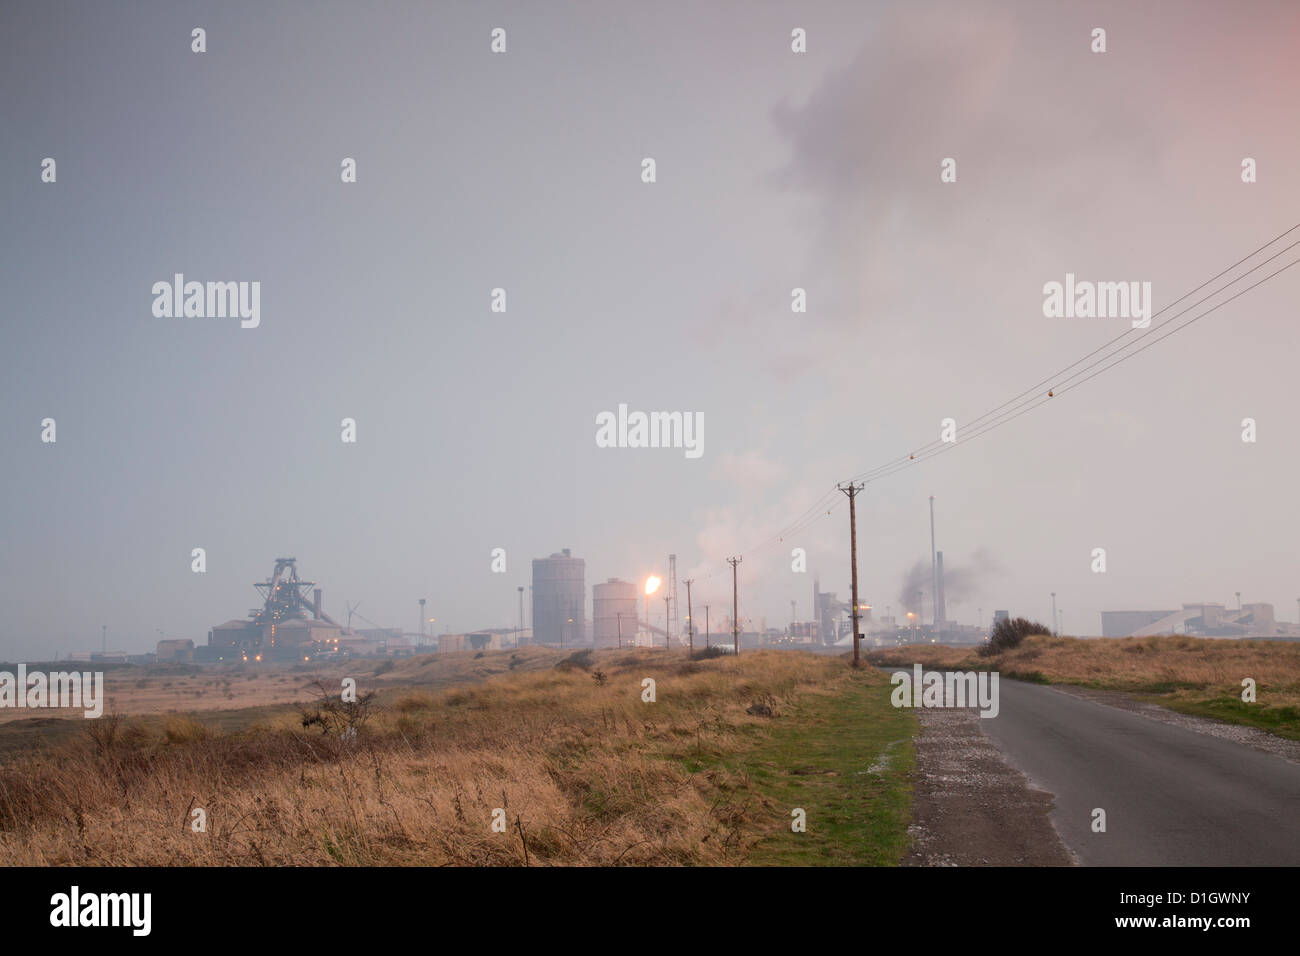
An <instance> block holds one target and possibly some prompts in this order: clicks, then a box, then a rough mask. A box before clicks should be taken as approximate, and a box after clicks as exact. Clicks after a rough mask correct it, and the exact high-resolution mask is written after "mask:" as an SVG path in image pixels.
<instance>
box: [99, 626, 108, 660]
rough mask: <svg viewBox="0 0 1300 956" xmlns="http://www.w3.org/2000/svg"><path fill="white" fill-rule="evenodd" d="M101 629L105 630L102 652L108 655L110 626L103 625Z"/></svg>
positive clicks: (101, 646)
mask: <svg viewBox="0 0 1300 956" xmlns="http://www.w3.org/2000/svg"><path fill="white" fill-rule="evenodd" d="M100 627H101V628H103V643H102V644H101V645H100V650H101V651H103V652H104V653H105V654H107V653H108V625H107V624H101V625H100Z"/></svg>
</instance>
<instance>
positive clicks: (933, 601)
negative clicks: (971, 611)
mask: <svg viewBox="0 0 1300 956" xmlns="http://www.w3.org/2000/svg"><path fill="white" fill-rule="evenodd" d="M930 592H931V593H930V613H931V614H932V615H933V616H934V623H935V624H938V623H939V621H940V619H941V618H940V615H941V612H940V610H939V561H938V559H937V557H936V556H935V550H934V495H931V496H930ZM917 623H920V622H919V621H918V622H917Z"/></svg>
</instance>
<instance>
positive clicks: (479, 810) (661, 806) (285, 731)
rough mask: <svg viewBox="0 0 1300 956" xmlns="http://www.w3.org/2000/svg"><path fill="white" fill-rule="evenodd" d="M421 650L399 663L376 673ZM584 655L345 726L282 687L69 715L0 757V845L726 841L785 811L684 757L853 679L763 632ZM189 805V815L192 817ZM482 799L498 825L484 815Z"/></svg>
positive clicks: (176, 855) (81, 857)
mask: <svg viewBox="0 0 1300 956" xmlns="http://www.w3.org/2000/svg"><path fill="white" fill-rule="evenodd" d="M467 658H468V659H467V661H466V662H464V668H465V669H466V671H472V670H473V669H474V668H476V667H487V666H490V667H492V668H495V669H497V670H498V671H499V672H505V671H509V670H510V669H511V666H512V661H511V657H510V652H498V653H496V654H491V655H485V656H484V657H482V658H477V659H475V658H472V657H469V656H468V655H467ZM557 659H558V656H557V655H554V654H552V655H551V657H550V658H549V659H548V660H549V661H550V663H551V664H552V665H553V664H554V663H555V662H556V660H557ZM518 662H519V658H517V657H516V658H515V659H514V661H513V666H514V667H516V668H517V667H518V666H519V665H518ZM444 663H445V662H444ZM452 663H457V662H452ZM457 666H460V665H459V664H458V665H457ZM421 667H427V665H426V664H425V663H423V662H421V660H420V659H418V658H417V659H415V660H414V661H410V662H404V663H403V664H402V665H399V668H398V670H400V671H401V673H388V674H385V675H383V677H384V681H383V683H386V684H388V685H389V686H390V688H392V687H394V686H396V684H397V682H398V681H400V680H401V679H403V677H405V678H406V679H408V680H409V678H410V677H411V675H412V674H417V675H418V672H419V670H420V669H421ZM595 667H596V669H598V670H600V671H602V672H603V673H604V675H605V681H604V683H603V684H601V683H598V682H597V681H596V680H595V679H593V676H592V673H591V672H590V670H588V669H583V668H577V669H574V668H569V669H558V668H556V667H554V666H550V667H548V668H547V669H545V670H532V671H530V672H519V671H518V670H516V672H515V673H500V674H499V676H496V677H489V679H488V680H486V681H485V682H483V683H480V684H478V685H468V686H457V687H453V688H451V689H449V690H443V691H437V690H434V691H430V690H428V689H417V690H406V689H403V690H395V689H394V690H391V692H390V693H388V694H387V695H385V696H384V697H381V700H380V704H379V706H378V707H377V709H376V710H375V712H374V715H373V716H372V718H371V719H370V720H369V722H368V723H367V724H366V725H365V726H364V727H363V728H362V731H361V733H360V735H359V736H358V737H357V738H356V739H355V740H351V741H349V740H344V739H340V738H339V737H337V736H334V735H330V736H324V735H322V734H321V733H320V732H319V730H317V729H316V728H314V727H313V728H307V729H304V728H303V726H302V722H301V719H300V718H299V716H298V714H297V713H296V712H295V711H292V710H289V709H287V708H286V709H285V710H284V711H283V712H282V713H280V714H278V715H276V716H275V717H273V718H272V719H271V720H269V721H268V722H267V723H266V724H265V725H263V726H260V727H258V728H256V729H253V730H250V731H246V732H242V733H235V734H222V733H214V732H211V731H209V730H208V729H206V728H205V727H204V726H203V725H202V724H199V723H198V722H197V721H194V720H193V719H192V718H189V717H188V716H183V715H177V716H173V717H169V718H168V719H167V721H166V722H165V723H164V724H163V729H162V733H161V734H159V733H157V732H156V731H151V730H149V729H146V728H145V727H144V726H143V723H142V722H141V721H139V720H133V719H122V718H119V717H115V716H111V715H110V716H106V717H104V718H101V719H100V720H99V721H89V722H87V729H88V731H93V733H92V732H87V733H85V734H84V735H81V736H80V737H79V738H78V739H76V740H73V741H71V742H69V743H67V744H64V745H62V746H60V747H58V748H57V749H55V750H54V751H45V752H38V753H35V754H27V755H22V756H20V757H18V758H17V759H14V760H11V761H9V762H8V763H7V765H6V766H5V767H4V768H3V769H2V770H0V863H3V864H5V865H62V864H91V865H114V866H116V865H240V864H243V865H246V864H254V865H257V864H267V865H271V864H275V865H286V864H291V865H310V866H315V865H330V864H357V865H403V864H420V865H444V864H507V865H508V864H522V863H525V862H528V863H531V864H534V865H535V864H579V865H583V864H647V863H655V864H700V863H722V862H729V861H734V860H737V859H739V858H740V857H741V856H742V855H743V854H744V852H745V850H746V848H747V847H749V846H750V845H751V844H752V842H753V841H754V839H755V838H756V834H757V833H759V832H760V831H761V830H763V829H764V828H765V827H770V825H771V823H772V821H773V820H776V819H778V818H780V819H783V817H782V814H783V813H784V812H788V811H783V810H781V809H780V808H773V807H768V806H766V805H765V804H764V801H763V800H762V798H761V797H758V796H757V795H756V794H755V793H754V792H753V791H752V789H751V788H750V787H749V785H748V781H747V780H746V779H745V778H744V777H743V776H742V775H736V774H731V773H728V772H726V771H723V770H704V771H702V772H699V773H691V772H689V770H688V764H691V763H692V762H693V761H695V760H697V759H698V760H701V761H703V762H706V763H707V762H708V760H707V758H708V757H710V756H713V755H717V754H720V753H724V752H728V753H730V752H735V751H740V750H743V749H744V748H745V747H746V746H748V745H750V744H751V743H752V742H753V741H755V740H756V739H758V736H759V735H761V734H762V733H764V728H765V727H767V726H769V725H770V721H769V719H768V718H766V717H760V716H753V715H750V714H747V713H746V712H745V711H746V708H747V707H748V706H749V705H750V704H751V703H753V702H755V701H756V700H760V699H763V700H768V701H770V702H772V703H774V705H775V709H776V711H777V713H780V711H781V709H782V708H783V707H786V706H788V705H789V704H791V703H792V702H793V701H794V700H795V699H796V698H797V697H799V695H803V694H808V693H824V692H833V691H834V690H835V689H836V688H837V687H838V686H839V684H840V682H841V681H844V680H848V679H855V678H852V677H850V675H849V670H848V668H846V667H845V664H844V662H843V661H841V660H838V659H827V658H816V657H813V656H811V655H806V654H798V653H779V652H765V653H754V654H745V655H742V656H741V657H740V658H738V659H731V658H719V659H716V660H710V661H705V662H688V661H686V660H685V658H684V655H678V654H673V655H671V656H669V655H666V654H665V652H663V651H658V652H646V651H636V652H633V651H621V652H620V651H610V652H602V653H601V654H598V655H596V658H595ZM643 677H652V678H654V679H655V680H656V681H657V685H658V686H657V697H658V700H657V702H656V703H652V704H649V703H643V702H642V700H641V691H642V688H641V680H642V678H643ZM856 679H862V678H861V676H859V677H857V678H856ZM881 680H882V682H883V678H881ZM376 683H380V682H379V681H371V682H370V683H369V684H368V683H367V681H366V680H365V679H364V678H363V679H362V680H360V681H358V684H359V689H360V690H366V689H368V687H371V686H374V685H375V684H376ZM195 808H202V809H203V810H204V811H205V812H206V815H207V832H206V833H194V832H192V829H191V826H190V822H191V819H192V811H193V810H194V809H195ZM496 808H501V809H503V810H504V811H505V818H506V821H507V824H508V829H507V832H505V833H496V832H493V831H492V829H491V823H492V813H493V810H494V809H496ZM769 818H770V819H769Z"/></svg>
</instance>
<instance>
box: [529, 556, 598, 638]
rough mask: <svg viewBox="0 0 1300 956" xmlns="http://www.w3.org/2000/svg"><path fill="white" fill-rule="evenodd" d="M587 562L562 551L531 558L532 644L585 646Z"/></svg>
mask: <svg viewBox="0 0 1300 956" xmlns="http://www.w3.org/2000/svg"><path fill="white" fill-rule="evenodd" d="M586 568H587V562H585V561H584V560H583V559H582V558H575V557H573V556H572V555H570V554H569V549H568V548H565V549H564V550H563V551H562V552H560V553H558V554H553V555H551V556H550V557H549V558H534V559H533V643H534V644H550V645H552V646H555V647H559V646H564V647H574V646H577V645H579V644H584V643H586V633H587V616H586V607H587V584H586Z"/></svg>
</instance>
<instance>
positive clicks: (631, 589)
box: [591, 578, 637, 648]
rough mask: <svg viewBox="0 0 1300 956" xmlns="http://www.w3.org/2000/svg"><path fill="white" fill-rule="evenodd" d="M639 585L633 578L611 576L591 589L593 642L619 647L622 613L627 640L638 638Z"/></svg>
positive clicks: (626, 641) (625, 639) (598, 646)
mask: <svg viewBox="0 0 1300 956" xmlns="http://www.w3.org/2000/svg"><path fill="white" fill-rule="evenodd" d="M636 599H637V591H636V585H635V584H633V583H632V582H631V581H620V580H619V579H618V578H610V579H609V580H608V581H606V582H605V583H604V584H597V585H596V586H595V587H593V588H592V589H591V611H592V621H593V622H594V624H595V628H594V630H593V632H592V633H593V643H594V644H595V646H596V647H597V648H600V647H618V646H619V633H618V629H619V616H620V615H621V616H622V620H623V643H624V644H627V645H631V644H633V643H635V639H636Z"/></svg>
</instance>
